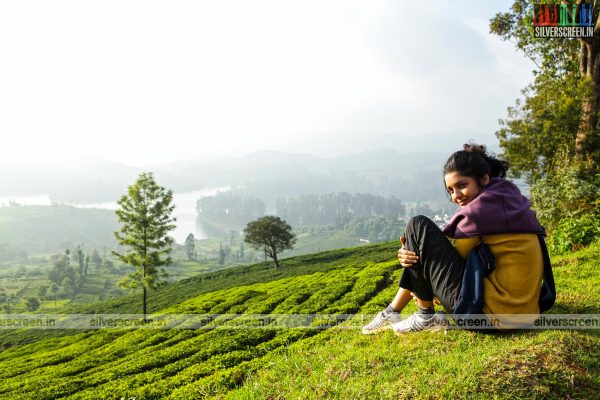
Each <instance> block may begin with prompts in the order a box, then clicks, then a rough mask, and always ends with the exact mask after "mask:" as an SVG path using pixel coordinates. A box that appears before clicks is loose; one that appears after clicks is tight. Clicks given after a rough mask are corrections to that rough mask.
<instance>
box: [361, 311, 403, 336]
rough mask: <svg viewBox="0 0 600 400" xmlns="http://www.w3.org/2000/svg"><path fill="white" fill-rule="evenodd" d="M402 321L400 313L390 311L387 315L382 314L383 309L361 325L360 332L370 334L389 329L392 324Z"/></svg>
mask: <svg viewBox="0 0 600 400" xmlns="http://www.w3.org/2000/svg"><path fill="white" fill-rule="evenodd" d="M400 321H402V317H401V316H400V313H397V312H392V313H390V314H389V315H388V316H387V317H385V316H384V315H383V311H381V312H380V313H378V314H377V315H376V316H375V318H373V321H371V322H369V323H368V324H367V325H365V326H363V328H362V333H363V334H364V335H372V334H374V333H379V332H383V331H385V330H388V329H391V327H392V324H394V323H397V322H400Z"/></svg>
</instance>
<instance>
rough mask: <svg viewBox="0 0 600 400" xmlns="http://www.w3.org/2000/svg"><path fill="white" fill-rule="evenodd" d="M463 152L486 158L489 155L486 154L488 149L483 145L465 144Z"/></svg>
mask: <svg viewBox="0 0 600 400" xmlns="http://www.w3.org/2000/svg"><path fill="white" fill-rule="evenodd" d="M463 150H464V151H468V152H469V153H475V154H479V155H482V156H484V157H486V156H487V155H488V154H487V152H486V148H485V146H484V145H483V144H477V143H473V142H469V143H465V144H463Z"/></svg>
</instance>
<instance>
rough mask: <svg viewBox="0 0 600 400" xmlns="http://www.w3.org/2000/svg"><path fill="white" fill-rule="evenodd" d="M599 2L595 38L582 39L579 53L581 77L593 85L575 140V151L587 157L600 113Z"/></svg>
mask: <svg viewBox="0 0 600 400" xmlns="http://www.w3.org/2000/svg"><path fill="white" fill-rule="evenodd" d="M598 3H599V2H598V1H594V18H595V21H594V37H593V38H586V39H581V50H580V53H579V56H580V57H579V69H580V72H581V77H582V78H583V79H585V80H588V81H589V83H590V85H591V93H590V96H589V97H587V98H586V99H584V101H583V104H582V113H581V121H580V124H579V130H578V132H577V137H576V139H575V150H576V152H577V154H578V155H579V156H585V155H587V154H590V152H592V151H594V149H592V148H589V146H588V145H589V144H590V142H592V143H595V142H596V141H595V140H591V137H590V136H591V135H597V134H598V128H599V126H598V125H599V124H598V122H599V120H598V112H599V111H600V20H599V19H598V11H600V10H599V9H598Z"/></svg>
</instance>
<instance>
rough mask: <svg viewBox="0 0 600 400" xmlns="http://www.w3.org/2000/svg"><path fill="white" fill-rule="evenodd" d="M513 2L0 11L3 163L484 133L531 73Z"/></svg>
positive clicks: (353, 146)
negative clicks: (511, 38) (505, 33)
mask: <svg viewBox="0 0 600 400" xmlns="http://www.w3.org/2000/svg"><path fill="white" fill-rule="evenodd" d="M511 3H512V1H494V2H488V1H485V2H481V1H456V0H452V1H422V0H418V1H416V0H415V1H378V0H369V1H367V0H363V1H349V0H339V1H328V0H319V1H307V0H303V1H282V0H276V1H259V0H251V1H248V0H243V1H230V0H229V1H228V0H225V1H198V0H196V1H160V2H157V1H148V0H144V1H126V0H119V1H95V2H92V1H85V0H77V1H10V2H8V1H7V2H2V3H0V54H1V57H2V58H1V60H2V61H1V62H0V132H1V134H2V144H1V146H0V160H1V161H21V162H25V161H27V162H30V161H34V160H47V159H49V158H61V157H65V156H68V155H73V154H80V153H89V152H93V153H96V154H99V155H101V156H103V157H107V158H109V159H112V160H117V161H120V162H123V163H125V164H130V165H139V164H145V163H155V162H164V161H170V160H175V159H191V158H204V157H216V156H220V155H242V154H246V153H249V152H252V151H256V150H261V149H276V150H287V151H298V152H310V153H314V154H319V155H327V154H331V155H337V154H344V153H348V152H353V151H360V150H361V149H364V148H365V146H370V147H383V146H385V143H377V140H376V138H377V137H378V136H382V135H390V134H391V135H410V136H413V135H422V134H430V133H444V134H448V135H456V134H461V133H462V132H465V133H470V132H474V133H493V132H494V131H496V130H497V128H498V123H497V120H498V118H503V117H504V116H505V115H506V107H507V106H509V105H512V104H513V103H514V100H515V99H516V98H517V97H519V95H520V93H519V90H520V89H521V88H522V87H524V86H525V85H526V84H527V83H528V82H529V81H530V80H531V73H530V70H531V69H532V66H531V64H530V63H529V62H528V61H527V60H526V59H524V58H523V56H522V55H521V54H520V53H517V52H515V50H514V48H513V46H512V45H511V44H510V43H503V42H501V41H500V40H498V39H497V38H496V37H492V36H491V35H489V33H488V21H489V19H490V18H491V17H492V16H493V15H494V14H495V13H496V12H498V11H505V10H507V9H508V7H509V6H510V4H511Z"/></svg>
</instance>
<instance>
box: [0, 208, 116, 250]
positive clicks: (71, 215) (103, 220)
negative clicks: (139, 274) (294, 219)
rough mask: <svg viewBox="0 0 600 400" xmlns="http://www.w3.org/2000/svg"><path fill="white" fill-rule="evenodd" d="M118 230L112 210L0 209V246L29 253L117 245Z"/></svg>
mask: <svg viewBox="0 0 600 400" xmlns="http://www.w3.org/2000/svg"><path fill="white" fill-rule="evenodd" d="M117 229H118V223H117V218H116V215H115V212H114V211H112V210H104V209H92V208H77V207H72V206H68V205H61V204H56V205H50V206H41V205H40V206H9V207H0V244H1V243H4V244H8V245H11V246H17V247H22V248H25V249H27V251H28V252H30V253H33V252H48V251H51V252H55V251H57V250H59V249H63V250H64V249H65V248H67V247H74V245H77V244H86V245H88V246H90V247H94V246H103V245H105V246H109V247H112V246H114V245H115V243H116V242H115V239H114V237H113V234H112V233H113V232H114V231H115V230H117Z"/></svg>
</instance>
